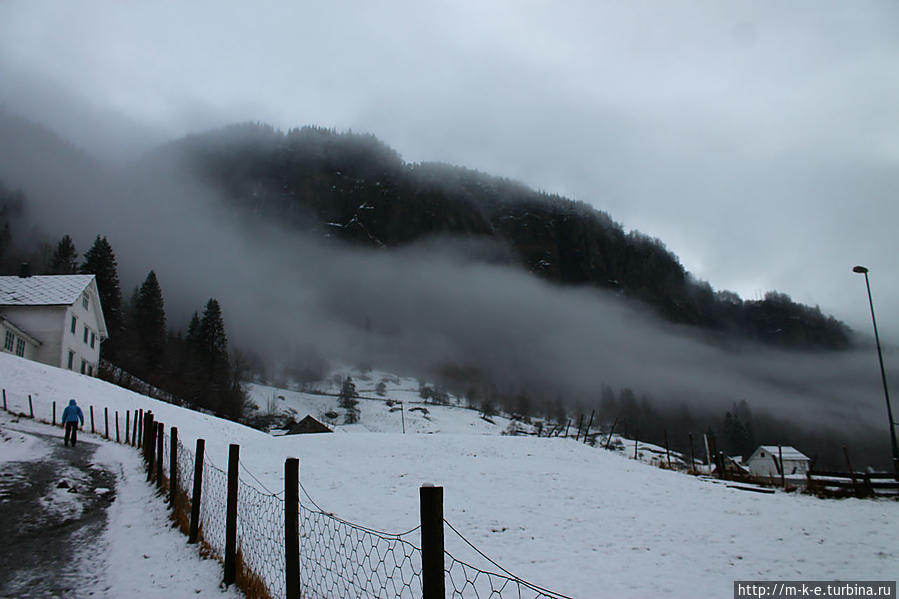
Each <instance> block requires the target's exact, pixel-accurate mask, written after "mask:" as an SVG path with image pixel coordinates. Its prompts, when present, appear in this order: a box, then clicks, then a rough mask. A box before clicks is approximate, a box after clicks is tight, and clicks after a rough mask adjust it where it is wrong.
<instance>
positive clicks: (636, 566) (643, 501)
mask: <svg viewBox="0 0 899 599" xmlns="http://www.w3.org/2000/svg"><path fill="white" fill-rule="evenodd" d="M0 386H2V387H3V388H4V389H5V390H6V393H7V402H8V404H9V405H10V408H11V409H16V410H21V411H27V410H28V399H27V396H28V394H31V395H32V399H33V403H34V408H35V412H36V415H37V416H39V417H41V416H43V417H45V418H49V416H50V406H51V402H53V401H56V402H57V404H58V405H61V404H62V402H63V401H64V400H67V399H68V398H71V397H74V398H75V399H77V400H78V401H79V403H81V404H82V405H83V406H89V405H93V406H94V407H95V410H98V411H99V412H100V413H101V414H102V409H103V408H104V407H108V408H109V410H110V413H111V414H113V413H114V412H115V411H119V412H120V413H124V411H126V410H133V409H135V408H143V409H151V410H152V411H153V412H154V414H155V415H156V416H157V418H158V419H159V420H161V421H162V422H164V423H165V424H166V426H173V425H174V426H178V428H179V434H180V437H181V439H182V442H184V444H185V445H187V446H191V445H192V444H193V440H194V439H196V438H198V437H202V438H204V439H206V448H207V459H209V460H211V461H212V462H213V463H215V464H217V465H220V466H223V465H224V464H226V462H227V451H228V444H229V443H238V444H240V446H241V461H242V462H243V464H244V465H245V466H246V467H247V468H248V469H249V470H250V471H252V472H253V474H255V476H256V477H257V478H258V479H259V482H260V483H261V484H262V485H264V486H265V487H267V488H269V489H271V490H273V491H278V490H280V489H281V488H282V486H283V483H282V478H281V477H282V473H283V467H284V460H285V458H287V457H299V458H300V477H301V481H302V484H303V486H304V487H305V489H306V490H307V491H308V493H309V494H310V495H311V497H312V498H313V499H314V500H315V502H316V503H317V504H319V505H320V506H322V507H323V508H325V509H326V510H328V511H331V512H333V513H335V514H336V515H338V516H340V517H341V518H344V519H347V520H350V521H353V522H357V523H360V524H363V525H366V526H370V527H373V528H377V529H380V530H389V531H397V532H399V531H406V530H410V529H412V528H414V527H415V526H416V525H417V524H418V510H419V506H418V487H419V486H420V485H421V484H422V483H426V482H431V483H435V484H439V485H443V486H444V487H445V506H444V514H445V518H446V520H447V521H448V522H450V523H452V525H453V526H454V527H455V528H456V529H458V530H459V531H461V532H462V533H463V534H464V535H465V536H466V537H467V538H468V539H469V540H470V541H472V542H473V543H474V544H475V545H476V546H477V547H478V548H480V549H481V550H482V551H484V552H485V553H486V554H487V555H489V556H490V557H491V558H493V559H494V560H495V561H497V562H498V563H499V564H501V565H502V566H504V567H505V568H506V569H508V570H510V571H511V572H513V573H515V574H517V575H518V576H521V577H523V578H525V579H527V580H530V581H532V582H534V583H536V584H539V585H541V586H544V587H547V588H550V589H553V590H555V591H558V592H560V593H564V594H566V595H570V596H572V597H583V598H590V597H597V596H616V597H648V596H652V597H659V596H672V597H698V596H706V597H710V596H715V597H722V596H731V595H732V592H733V590H732V589H733V587H732V581H733V580H735V579H747V580H761V579H765V580H772V579H775V580H776V579H782V580H796V579H855V580H859V579H869V580H882V579H891V580H892V579H895V575H896V563H899V544H897V541H896V539H897V537H899V502H895V501H885V500H879V501H874V500H857V499H846V500H840V501H835V500H819V499H815V498H812V497H807V496H801V495H795V494H786V493H777V494H774V495H761V494H756V493H748V492H744V491H739V490H735V489H730V488H727V487H725V486H723V485H716V484H712V483H710V482H707V481H703V480H700V479H697V478H694V477H691V476H687V475H684V474H680V473H676V472H671V471H666V470H662V469H659V468H656V467H653V466H649V465H647V464H643V463H640V462H637V461H634V460H631V459H628V458H627V457H625V456H624V455H619V454H617V453H614V452H607V451H603V450H601V449H597V448H591V447H588V446H585V445H583V444H579V443H575V442H573V441H572V440H570V439H564V438H553V439H547V438H537V437H531V436H529V437H511V436H502V435H499V434H484V433H487V432H491V431H499V432H501V431H502V430H503V429H504V428H505V427H506V425H507V424H508V422H507V421H506V422H501V421H500V420H499V419H498V420H497V422H496V424H495V425H491V424H490V423H487V422H486V421H483V420H480V419H479V417H478V415H477V413H476V412H472V411H469V410H465V409H463V408H446V409H440V410H433V411H430V412H429V414H427V416H428V418H429V419H428V418H425V416H426V415H425V414H423V413H421V412H417V411H416V412H413V411H412V410H411V409H410V408H411V407H412V403H411V402H412V401H413V399H415V401H420V398H418V394H417V387H414V388H412V387H410V388H409V389H408V393H409V394H410V395H409V396H406V397H399V396H396V397H393V398H392V399H395V400H399V399H402V400H403V401H406V400H408V401H409V402H410V403H409V404H408V405H406V406H405V409H406V411H405V412H404V414H405V418H406V429H407V432H411V431H417V432H433V433H435V434H406V435H403V434H401V433H400V430H401V429H400V426H401V424H400V423H399V422H396V421H398V420H399V418H400V414H399V413H397V412H391V411H390V407H389V406H387V404H386V401H385V402H384V403H381V402H376V401H371V402H369V401H362V402H361V403H360V409H361V411H362V422H361V424H357V425H351V426H340V427H338V429H337V430H338V433H337V434H318V435H297V436H283V437H273V436H271V435H268V434H265V433H263V432H260V431H257V430H254V429H250V428H247V427H244V426H241V425H238V424H235V423H232V422H227V421H223V420H219V419H217V418H214V417H212V416H208V415H204V414H200V413H197V412H192V411H189V410H186V409H183V408H179V407H176V406H172V405H169V404H165V403H161V402H159V401H155V400H152V399H148V398H145V397H143V396H140V395H137V394H135V393H132V392H129V391H125V390H123V389H120V388H117V387H114V386H111V385H108V384H106V383H104V382H102V381H99V380H96V379H92V378H88V377H84V376H81V375H77V374H74V373H71V372H67V371H63V370H59V369H55V368H51V367H48V366H44V365H41V364H36V363H33V362H28V361H25V360H22V359H19V358H16V357H12V356H9V355H6V354H4V355H0ZM359 389H360V391H364V393H363V394H364V395H366V396H368V395H370V394H371V395H374V394H373V393H370V391H368V390H365V385H360V386H359ZM251 392H252V395H253V396H254V397H255V398H257V399H262V398H266V397H271V396H272V394H273V393H274V400H273V401H275V402H283V403H284V404H285V405H287V406H288V407H293V409H295V410H296V411H297V412H298V416H299V418H302V417H303V416H305V415H306V413H311V414H312V415H313V416H317V415H318V414H319V413H321V412H322V411H325V412H326V411H328V410H330V409H331V408H332V407H333V406H335V405H336V398H334V397H328V396H316V395H311V394H303V393H291V392H283V391H276V390H274V389H272V388H265V387H253V388H252V389H251ZM393 392H399V391H398V390H397V389H394V391H393ZM278 395H283V396H284V399H283V400H282V399H279V398H278ZM412 395H414V398H413V397H412ZM260 407H261V406H260ZM429 410H430V406H429ZM453 414H459V416H458V417H455V416H452V415H453ZM481 423H483V424H481ZM371 431H377V432H371ZM436 433H439V434H436ZM472 433H473V434H472ZM303 500H304V501H305V498H304V499H303ZM446 545H447V550H448V551H449V552H450V553H452V554H453V555H455V556H456V557H459V558H460V559H465V560H466V561H471V562H472V563H475V564H483V561H482V560H481V559H480V558H478V557H477V556H475V555H473V554H472V551H471V550H470V549H469V548H467V547H466V546H465V545H464V544H463V543H462V542H461V541H460V540H459V539H458V537H456V536H455V535H454V534H452V533H449V532H448V533H447V535H446Z"/></svg>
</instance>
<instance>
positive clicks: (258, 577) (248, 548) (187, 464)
mask: <svg viewBox="0 0 899 599" xmlns="http://www.w3.org/2000/svg"><path fill="white" fill-rule="evenodd" d="M170 444H171V437H170V436H169V435H168V434H164V435H163V449H164V451H163V472H164V474H165V476H167V477H169V479H170V478H171V472H170V465H169V464H170V460H169V455H170V451H171V445H170ZM195 463H196V456H195V455H194V452H193V451H192V450H191V449H188V448H187V447H185V446H184V445H183V444H182V443H181V442H180V441H179V442H178V455H177V467H178V471H179V476H178V491H180V492H181V493H182V494H183V495H186V496H187V497H188V498H190V497H191V495H192V490H193V475H194V467H195ZM240 466H241V468H242V469H243V470H244V471H245V472H246V473H247V475H249V477H250V478H252V479H253V480H254V481H256V482H257V483H258V486H254V485H251V484H249V483H247V482H245V481H244V480H240V478H239V484H238V501H237V547H238V551H239V552H240V556H241V561H242V566H243V571H242V573H238V576H243V577H244V582H245V583H249V584H250V585H254V586H256V588H259V589H262V590H264V591H265V593H267V595H268V596H270V597H272V598H273V599H280V598H283V597H284V596H285V595H286V564H285V552H284V549H285V547H284V526H285V523H284V511H285V502H284V499H283V497H282V496H283V491H282V492H280V493H277V494H274V493H272V492H271V491H270V490H269V489H267V488H265V487H264V485H262V483H261V482H259V479H258V478H256V477H255V476H254V475H253V474H252V472H250V471H249V470H247V469H246V467H244V466H243V464H241V465H240ZM258 487H262V489H263V490H259V488H258ZM227 489H228V475H227V473H226V472H225V471H224V470H222V469H221V468H218V467H217V466H215V464H213V463H212V462H211V461H209V459H208V458H205V459H204V463H203V485H202V496H201V500H200V526H201V530H202V536H203V539H204V540H205V542H206V544H207V546H208V549H209V550H211V551H212V553H213V556H214V557H217V558H223V557H224V554H225V527H226V510H227ZM302 491H303V493H304V494H305V496H306V499H307V500H308V504H311V505H312V506H313V507H307V505H308V504H307V502H306V500H304V501H302V502H301V504H300V508H299V509H300V513H299V516H300V518H299V522H300V539H299V544H300V588H301V589H302V595H303V596H304V597H329V598H342V599H375V598H377V599H413V598H418V597H421V595H422V559H421V549H420V548H419V547H418V546H417V545H416V544H414V543H413V542H410V540H407V539H408V538H409V537H410V536H411V535H413V534H414V533H416V532H417V531H418V529H419V527H416V528H414V529H412V530H410V531H407V532H404V533H400V534H393V533H386V532H383V531H378V530H374V529H370V528H366V527H364V526H360V525H358V524H354V523H352V522H348V521H346V520H342V519H341V518H338V517H336V516H334V515H333V514H330V513H327V512H325V511H324V510H322V509H321V508H320V507H319V506H318V505H317V504H316V503H315V502H314V501H313V500H312V498H311V497H309V495H308V493H306V492H305V489H302ZM444 523H445V525H446V526H447V528H448V529H449V530H451V531H453V532H455V533H456V534H457V535H458V536H459V537H460V538H461V539H462V540H463V541H464V542H465V543H467V544H468V545H469V546H470V547H471V548H472V549H473V550H474V551H475V552H477V553H478V554H480V555H481V556H482V557H483V558H484V559H486V560H487V561H488V562H489V563H490V564H492V565H493V566H495V567H496V570H497V571H487V570H483V569H480V568H478V567H476V566H473V565H471V564H470V563H466V562H464V561H462V560H460V559H457V558H456V557H454V556H453V555H451V554H450V553H449V552H445V559H444V571H445V574H446V579H445V581H446V596H447V597H451V598H454V599H455V598H460V599H468V598H476V599H482V598H489V599H505V598H517V599H571V598H570V597H567V596H566V595H562V594H559V593H555V592H553V591H549V590H547V589H544V588H541V587H539V586H537V585H534V584H531V583H529V582H527V581H525V580H523V579H521V578H518V577H516V576H514V575H513V574H512V573H510V572H508V571H507V570H505V569H504V568H502V566H500V565H499V564H497V563H496V562H494V561H493V560H491V559H490V558H489V557H487V556H486V555H485V554H483V553H482V552H481V551H480V550H479V549H478V548H477V547H475V546H474V545H473V544H471V543H470V542H469V541H468V539H466V538H465V537H464V536H463V535H462V534H461V533H460V532H459V531H458V530H456V529H455V528H454V527H453V526H452V525H451V524H450V523H449V522H446V521H444ZM415 540H416V541H417V540H418V539H417V536H416V537H415Z"/></svg>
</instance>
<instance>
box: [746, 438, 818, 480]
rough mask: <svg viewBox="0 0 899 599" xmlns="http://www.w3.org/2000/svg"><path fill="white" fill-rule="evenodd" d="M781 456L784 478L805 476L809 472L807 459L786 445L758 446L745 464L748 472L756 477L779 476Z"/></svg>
mask: <svg viewBox="0 0 899 599" xmlns="http://www.w3.org/2000/svg"><path fill="white" fill-rule="evenodd" d="M781 455H783V465H782V468H783V473H784V476H805V473H806V472H808V470H809V461H810V460H809V458H808V456H806V455H805V454H803V453H802V452H801V451H799V450H798V449H796V448H794V447H790V446H788V445H785V446H782V447H778V446H777V445H759V447H758V449H756V450H755V451H754V452H752V455H751V456H749V459H748V460H746V464H747V465H748V466H749V471H750V472H751V473H752V474H755V475H756V476H771V477H776V476H780V472H779V471H778V468H779V467H780V465H781V464H780V459H781Z"/></svg>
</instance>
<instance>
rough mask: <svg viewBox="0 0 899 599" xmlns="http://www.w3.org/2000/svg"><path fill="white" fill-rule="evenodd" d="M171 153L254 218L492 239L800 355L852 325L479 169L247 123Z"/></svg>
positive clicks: (840, 339) (168, 154) (386, 235)
mask: <svg viewBox="0 0 899 599" xmlns="http://www.w3.org/2000/svg"><path fill="white" fill-rule="evenodd" d="M154 156H155V157H158V158H163V159H174V160H175V161H176V162H178V163H179V164H181V165H183V166H184V168H186V169H188V170H189V171H190V172H191V173H192V174H194V175H199V176H201V177H202V178H203V179H205V180H206V181H207V182H210V183H212V184H214V185H215V186H216V187H218V188H219V189H220V190H222V191H224V192H225V196H226V197H227V198H228V201H229V202H231V203H232V204H233V205H235V206H237V207H239V208H240V209H242V210H247V211H250V212H251V213H252V214H254V215H257V216H260V217H264V218H268V219H276V220H278V221H280V222H282V223H287V224H288V225H290V226H294V227H296V228H298V229H302V230H306V231H309V230H317V231H318V232H319V233H320V234H321V235H323V236H328V237H333V238H336V239H340V240H343V241H347V242H352V243H356V244H363V245H369V246H372V247H387V248H390V247H398V246H402V245H406V244H410V243H413V242H416V241H420V240H424V239H426V238H428V237H431V236H435V235H445V236H454V237H461V238H475V239H482V240H490V241H494V242H497V243H499V244H501V245H503V246H505V247H506V248H508V249H509V250H510V255H511V256H512V259H513V260H514V261H515V262H517V263H519V264H520V265H521V266H523V267H524V268H527V269H528V270H530V271H531V272H532V273H533V274H535V275H537V276H539V277H542V278H544V279H546V280H549V281H552V282H554V283H558V284H564V285H589V286H595V287H599V288H604V289H609V290H613V291H615V292H617V293H619V294H621V295H623V296H625V297H628V298H633V299H637V300H640V301H642V302H645V303H646V304H649V305H650V306H652V307H653V308H655V310H656V311H658V312H659V313H660V314H661V315H662V316H664V317H665V318H666V319H668V320H670V321H672V322H676V323H685V324H691V325H697V326H700V327H703V328H705V329H708V330H716V331H728V332H732V333H735V334H738V335H740V336H743V337H747V338H750V339H754V340H757V341H762V342H765V343H770V344H774V345H779V346H784V347H791V348H797V349H843V348H846V347H848V346H849V343H850V330H849V328H848V327H847V326H846V325H844V324H843V323H841V322H839V321H837V320H836V319H834V318H833V317H830V316H827V315H825V314H823V313H822V312H821V311H820V310H819V309H818V308H817V307H815V308H812V307H808V306H804V305H801V304H798V303H795V302H793V301H792V300H791V299H790V298H789V297H788V296H786V295H784V294H781V293H776V292H771V293H768V294H767V295H766V296H765V299H763V300H760V301H744V300H742V299H741V298H740V297H739V296H737V295H736V294H734V293H731V292H728V291H718V292H716V291H714V290H713V289H712V287H711V286H710V285H709V284H708V283H706V282H703V281H698V280H696V279H694V278H693V277H692V276H691V275H690V274H689V273H687V272H686V270H685V269H684V267H683V266H682V265H681V264H680V261H679V260H678V258H677V257H676V256H675V255H674V254H672V253H671V252H670V251H668V250H667V248H666V247H665V246H664V244H663V243H662V242H661V241H659V240H658V239H653V238H650V237H648V236H646V235H643V234H641V233H639V232H636V231H632V232H629V233H628V232H625V231H624V229H623V227H622V226H621V225H620V224H618V223H616V222H615V221H613V220H612V219H611V218H610V217H609V215H608V214H606V213H604V212H601V211H598V210H595V209H594V208H592V207H590V206H588V205H587V204H584V203H581V202H575V201H572V200H569V199H566V198H563V197H560V196H557V195H550V194H546V193H542V192H538V191H534V190H532V189H529V188H528V187H526V186H524V185H522V184H520V183H516V182H514V181H510V180H507V179H502V178H499V177H493V176H490V175H487V174H484V173H481V172H478V171H473V170H470V169H466V168H462V167H456V166H450V165H446V164H437V163H417V164H412V163H405V162H403V160H402V158H401V157H400V155H399V154H398V153H397V152H396V151H395V150H393V149H391V148H390V147H389V146H387V145H386V144H384V143H383V142H381V141H379V140H378V139H377V138H375V137H374V136H372V135H365V134H356V133H352V132H349V133H337V132H335V131H333V130H329V129H323V128H317V127H304V128H300V129H292V130H290V131H288V132H287V133H283V132H280V131H277V130H275V129H273V128H272V127H270V126H267V125H257V124H243V125H234V126H231V127H226V128H224V129H220V130H216V131H212V132H209V133H204V134H197V135H191V136H188V137H186V138H183V139H181V140H177V141H175V142H172V143H170V144H167V145H166V146H163V147H162V148H159V149H158V150H156V151H155V152H154Z"/></svg>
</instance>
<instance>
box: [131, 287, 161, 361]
mask: <svg viewBox="0 0 899 599" xmlns="http://www.w3.org/2000/svg"><path fill="white" fill-rule="evenodd" d="M130 316H131V318H130V325H131V326H130V327H129V329H130V333H131V337H132V338H133V339H134V345H135V347H134V350H135V352H136V354H137V356H136V357H137V360H138V365H139V367H140V369H141V370H143V371H144V372H142V373H141V374H144V375H145V376H147V375H154V374H155V373H156V371H157V370H158V369H159V367H160V366H161V364H162V362H163V358H164V355H163V353H164V351H165V346H166V327H165V322H166V321H165V303H164V301H163V299H162V289H161V288H160V287H159V281H158V280H157V278H156V273H155V272H153V271H152V270H151V271H150V274H148V275H147V278H146V279H145V280H144V283H143V285H141V287H140V289H139V290H138V292H137V296H136V298H135V301H134V306H133V309H132V313H131V315H130Z"/></svg>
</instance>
